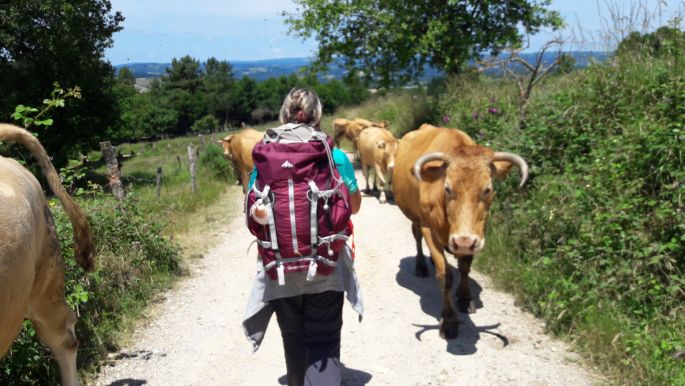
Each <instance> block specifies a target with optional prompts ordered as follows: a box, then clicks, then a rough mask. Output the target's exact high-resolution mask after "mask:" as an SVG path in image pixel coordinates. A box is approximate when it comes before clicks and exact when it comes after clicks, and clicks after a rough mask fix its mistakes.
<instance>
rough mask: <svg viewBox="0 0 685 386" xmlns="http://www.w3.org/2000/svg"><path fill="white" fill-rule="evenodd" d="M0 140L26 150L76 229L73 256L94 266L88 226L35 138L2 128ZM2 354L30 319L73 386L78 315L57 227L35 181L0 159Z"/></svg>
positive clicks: (65, 380) (86, 265)
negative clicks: (68, 297) (70, 302)
mask: <svg viewBox="0 0 685 386" xmlns="http://www.w3.org/2000/svg"><path fill="white" fill-rule="evenodd" d="M0 140H2V141H15V142H18V143H20V144H22V145H23V146H24V147H26V148H28V149H29V150H30V151H31V153H32V155H33V156H34V158H35V159H36V160H37V161H38V164H39V165H40V167H41V170H42V172H43V175H44V177H45V178H46V180H47V181H48V184H49V185H50V188H51V189H52V191H53V192H54V194H55V196H57V198H58V199H59V200H60V202H61V203H62V205H63V207H64V210H65V212H66V213H67V215H68V216H69V218H70V220H71V223H72V228H73V231H74V243H75V248H74V249H75V258H76V260H77V262H78V263H79V264H80V265H81V266H82V267H83V268H84V269H86V270H90V269H92V267H93V264H94V253H95V249H94V247H93V244H92V237H91V234H90V228H89V227H88V224H87V222H86V220H85V217H84V216H83V214H82V213H81V211H80V209H79V208H78V206H76V204H75V203H74V201H73V200H72V199H71V197H69V195H68V194H67V193H66V191H65V190H64V187H63V186H62V184H61V182H60V180H59V176H58V175H57V172H56V171H55V169H54V167H53V166H52V164H51V163H50V161H49V159H48V157H47V154H46V153H45V150H44V149H43V147H42V146H41V145H40V143H39V142H38V140H37V139H36V138H35V137H33V136H32V135H31V134H30V133H28V132H27V131H26V130H24V129H21V128H19V127H16V126H13V125H6V124H0ZM0 229H2V230H3V231H2V233H1V234H0V315H2V318H0V356H3V355H5V354H6V353H7V350H9V347H10V346H11V344H12V342H13V341H14V339H15V338H16V336H17V334H18V333H19V331H20V330H21V327H22V322H23V320H24V319H29V320H31V322H32V323H33V326H34V327H35V329H36V332H37V333H38V336H39V338H40V339H41V340H42V341H43V342H44V343H45V344H46V345H47V346H48V347H49V348H50V350H51V351H52V354H53V356H54V357H55V359H56V360H57V362H58V364H59V367H60V374H61V376H62V384H63V385H76V384H78V380H77V378H76V349H77V347H78V341H77V340H76V334H75V332H74V324H75V323H76V316H75V315H74V312H73V311H72V310H71V309H70V308H69V307H68V306H67V304H66V301H65V298H64V261H63V259H62V255H61V252H60V248H59V243H58V241H57V235H56V231H55V224H54V221H53V218H52V214H51V213H50V210H49V209H48V205H47V201H46V199H45V197H44V196H43V190H42V188H41V186H40V184H39V183H38V181H37V180H36V179H35V178H34V177H33V175H32V174H31V173H29V171H28V170H26V169H25V168H24V167H23V166H21V165H20V164H19V163H18V162H16V161H14V160H12V159H9V158H4V157H0Z"/></svg>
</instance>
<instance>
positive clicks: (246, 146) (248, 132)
mask: <svg viewBox="0 0 685 386" xmlns="http://www.w3.org/2000/svg"><path fill="white" fill-rule="evenodd" d="M263 138H264V133H262V132H261V131H257V130H255V129H251V128H247V129H243V130H240V131H239V132H237V133H235V134H231V135H229V136H227V137H226V138H224V139H222V140H220V141H219V142H221V144H222V146H223V148H224V157H226V158H228V159H229V160H231V163H232V164H233V173H234V175H235V177H236V179H237V180H238V181H239V182H240V184H241V185H242V186H243V193H245V192H247V184H248V183H249V182H250V173H251V172H252V169H253V168H254V161H252V149H253V148H254V145H256V144H257V142H259V141H261V140H262V139H263Z"/></svg>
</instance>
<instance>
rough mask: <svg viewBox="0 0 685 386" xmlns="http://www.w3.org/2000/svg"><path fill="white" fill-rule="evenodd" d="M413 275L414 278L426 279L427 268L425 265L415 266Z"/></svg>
mask: <svg viewBox="0 0 685 386" xmlns="http://www.w3.org/2000/svg"><path fill="white" fill-rule="evenodd" d="M414 275H416V277H428V267H427V266H426V264H423V265H417V266H416V269H414Z"/></svg>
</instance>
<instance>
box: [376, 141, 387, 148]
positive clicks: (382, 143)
mask: <svg viewBox="0 0 685 386" xmlns="http://www.w3.org/2000/svg"><path fill="white" fill-rule="evenodd" d="M376 147H377V148H379V149H385V141H383V140H380V141H378V142H376Z"/></svg>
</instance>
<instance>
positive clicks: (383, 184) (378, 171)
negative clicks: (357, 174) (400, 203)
mask: <svg viewBox="0 0 685 386" xmlns="http://www.w3.org/2000/svg"><path fill="white" fill-rule="evenodd" d="M374 170H375V175H376V179H375V182H378V180H379V179H380V180H381V195H380V202H381V204H385V203H386V202H387V201H388V200H387V198H386V196H385V191H386V190H387V189H388V184H387V183H386V182H385V175H384V174H383V172H381V167H380V166H379V165H378V164H376V165H375V166H374ZM375 185H377V184H376V183H374V186H375ZM376 190H378V187H376Z"/></svg>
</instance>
